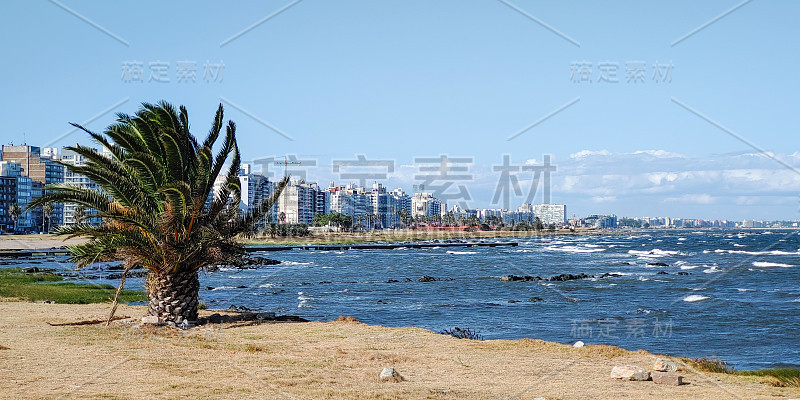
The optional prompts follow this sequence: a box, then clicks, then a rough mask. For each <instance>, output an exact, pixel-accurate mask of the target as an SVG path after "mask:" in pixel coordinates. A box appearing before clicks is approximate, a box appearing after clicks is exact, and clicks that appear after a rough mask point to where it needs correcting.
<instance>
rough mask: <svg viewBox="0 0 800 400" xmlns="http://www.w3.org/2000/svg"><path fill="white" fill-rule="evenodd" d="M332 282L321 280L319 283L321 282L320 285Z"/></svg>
mask: <svg viewBox="0 0 800 400" xmlns="http://www.w3.org/2000/svg"><path fill="white" fill-rule="evenodd" d="M330 283H331V282H330V281H322V282H320V283H319V284H320V285H328V284H330Z"/></svg>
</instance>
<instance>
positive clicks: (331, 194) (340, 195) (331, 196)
mask: <svg viewBox="0 0 800 400" xmlns="http://www.w3.org/2000/svg"><path fill="white" fill-rule="evenodd" d="M326 191H327V192H328V195H327V200H328V201H329V205H328V211H329V212H337V213H340V214H342V215H345V216H348V217H352V218H353V225H354V226H361V227H372V226H373V225H375V224H374V221H372V220H371V219H372V216H373V215H374V209H373V202H372V198H371V197H370V195H369V194H368V193H367V191H366V189H364V188H363V187H356V186H355V185H353V184H348V185H346V186H334V185H333V182H331V185H330V186H329V187H328V189H326Z"/></svg>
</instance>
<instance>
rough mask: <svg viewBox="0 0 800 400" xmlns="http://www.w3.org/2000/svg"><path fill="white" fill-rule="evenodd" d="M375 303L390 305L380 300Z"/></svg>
mask: <svg viewBox="0 0 800 400" xmlns="http://www.w3.org/2000/svg"><path fill="white" fill-rule="evenodd" d="M375 303H377V304H389V303H387V302H385V301H383V300H378V301H376V302H375Z"/></svg>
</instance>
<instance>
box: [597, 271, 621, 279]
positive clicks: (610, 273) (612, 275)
mask: <svg viewBox="0 0 800 400" xmlns="http://www.w3.org/2000/svg"><path fill="white" fill-rule="evenodd" d="M618 276H622V275H621V274H616V273H613V272H606V273H604V274H600V275H597V276H596V278H608V277H612V278H613V277H618Z"/></svg>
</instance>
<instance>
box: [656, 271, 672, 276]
mask: <svg viewBox="0 0 800 400" xmlns="http://www.w3.org/2000/svg"><path fill="white" fill-rule="evenodd" d="M656 275H669V272H667V271H658V273H656Z"/></svg>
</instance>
